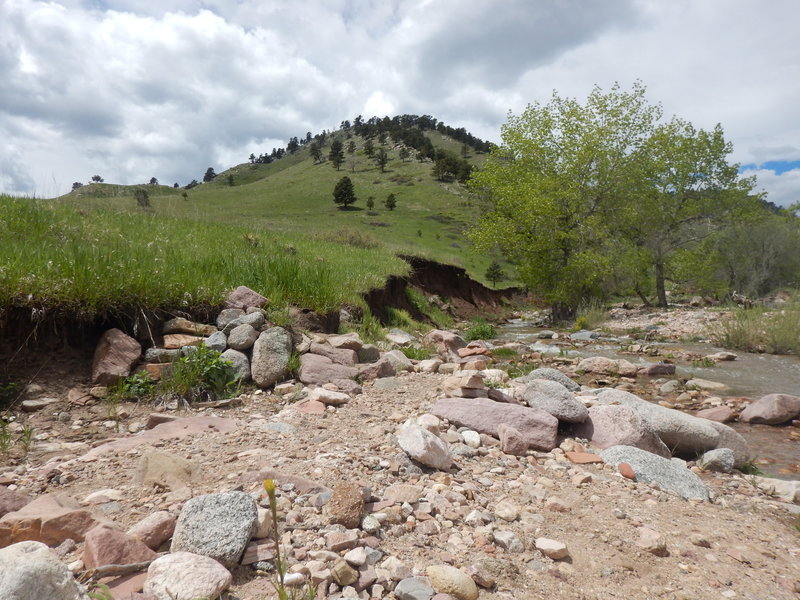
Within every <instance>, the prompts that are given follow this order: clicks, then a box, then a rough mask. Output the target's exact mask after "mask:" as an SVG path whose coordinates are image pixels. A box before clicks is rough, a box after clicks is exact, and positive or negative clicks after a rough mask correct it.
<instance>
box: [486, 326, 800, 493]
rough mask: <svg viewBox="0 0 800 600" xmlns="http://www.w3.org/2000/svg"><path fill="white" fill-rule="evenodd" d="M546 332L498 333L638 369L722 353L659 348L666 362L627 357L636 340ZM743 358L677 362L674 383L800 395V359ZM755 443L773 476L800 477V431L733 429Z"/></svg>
mask: <svg viewBox="0 0 800 600" xmlns="http://www.w3.org/2000/svg"><path fill="white" fill-rule="evenodd" d="M540 331H542V329H541V328H537V327H533V326H532V325H530V324H529V323H524V322H517V323H510V324H507V325H503V326H501V327H499V328H498V335H499V339H501V340H506V341H517V342H521V343H524V344H527V345H529V346H530V347H531V349H532V350H534V351H536V352H541V353H543V354H548V355H551V356H559V355H561V356H570V357H584V356H605V357H608V358H623V359H625V360H627V361H629V362H632V363H634V364H637V363H647V362H654V361H657V360H659V359H662V358H664V357H666V356H668V355H669V354H670V353H674V355H675V356H676V357H679V356H681V355H684V354H685V353H686V352H691V353H695V354H698V355H701V356H705V355H708V354H713V353H714V352H719V351H720V350H721V348H717V347H714V346H712V345H710V344H703V343H685V344H684V343H655V344H650V343H648V345H654V346H657V347H658V348H659V350H660V351H661V355H660V357H649V356H644V355H636V354H622V353H621V352H620V350H621V348H622V347H623V346H627V345H628V344H630V343H631V342H632V340H631V339H630V338H626V337H619V338H608V339H605V338H601V339H599V340H596V341H594V342H591V343H586V342H577V343H571V342H570V341H569V340H567V339H563V340H562V339H558V340H539V339H538V338H537V337H536V336H537V334H538V333H539V332H540ZM736 355H737V357H738V358H737V359H736V360H735V361H729V362H719V363H717V364H716V365H715V366H713V367H696V366H692V364H691V363H689V362H686V361H680V360H675V361H674V362H675V364H676V373H675V376H674V378H677V379H690V378H694V377H697V378H701V379H709V380H711V381H718V382H720V383H724V384H725V385H727V386H728V388H729V390H728V391H727V392H726V393H725V395H726V396H744V397H747V398H752V399H757V398H760V397H761V396H764V395H766V394H773V393H782V394H791V395H793V396H800V358H799V357H796V356H776V355H772V354H751V353H749V352H738V351H737V352H736ZM730 425H732V427H733V428H734V429H736V430H737V431H738V432H739V433H741V434H742V435H743V436H744V437H745V439H746V440H747V441H748V443H749V444H750V449H751V450H752V452H753V455H754V456H756V457H757V458H758V460H757V464H758V465H759V468H760V469H761V470H762V471H764V472H765V474H767V475H768V476H770V477H780V478H783V479H798V478H800V441H799V440H792V439H791V438H790V437H789V436H790V433H792V432H793V431H794V432H796V431H797V429H796V428H793V427H772V426H768V425H748V424H746V423H733V424H730Z"/></svg>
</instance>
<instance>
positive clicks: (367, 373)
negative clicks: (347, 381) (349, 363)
mask: <svg viewBox="0 0 800 600" xmlns="http://www.w3.org/2000/svg"><path fill="white" fill-rule="evenodd" d="M395 375H397V369H396V368H395V366H394V364H393V363H392V361H391V360H390V359H387V358H386V357H383V358H379V359H378V360H376V361H375V362H374V363H370V364H368V365H364V366H363V367H360V368H359V370H358V377H359V379H360V380H361V381H369V380H371V379H381V378H383V377H394V376H395Z"/></svg>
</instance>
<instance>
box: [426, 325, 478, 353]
mask: <svg viewBox="0 0 800 600" xmlns="http://www.w3.org/2000/svg"><path fill="white" fill-rule="evenodd" d="M422 343H423V344H429V345H433V346H436V349H437V351H438V353H439V356H440V357H441V358H442V360H444V361H453V360H456V359H458V358H459V356H458V350H459V348H464V347H465V346H466V345H467V343H466V342H465V341H464V339H463V338H462V337H461V336H460V335H458V334H456V333H453V332H451V331H444V330H442V329H433V330H431V331H429V332H428V333H426V334H425V337H424V338H422Z"/></svg>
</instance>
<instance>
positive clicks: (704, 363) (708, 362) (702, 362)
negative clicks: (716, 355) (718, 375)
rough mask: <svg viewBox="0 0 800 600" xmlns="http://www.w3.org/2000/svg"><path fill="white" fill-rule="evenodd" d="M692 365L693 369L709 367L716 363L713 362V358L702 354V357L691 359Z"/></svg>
mask: <svg viewBox="0 0 800 600" xmlns="http://www.w3.org/2000/svg"><path fill="white" fill-rule="evenodd" d="M692 366H693V367H694V368H695V369H710V368H711V367H715V366H717V363H716V362H714V359H713V358H708V357H707V356H704V357H703V358H698V359H695V360H693V361H692Z"/></svg>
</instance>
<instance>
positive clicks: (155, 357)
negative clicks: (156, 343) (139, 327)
mask: <svg viewBox="0 0 800 600" xmlns="http://www.w3.org/2000/svg"><path fill="white" fill-rule="evenodd" d="M180 357H181V351H180V348H173V349H168V348H148V349H147V350H145V352H144V360H145V361H146V362H149V363H171V362H174V361H176V360H178V359H179V358H180Z"/></svg>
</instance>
